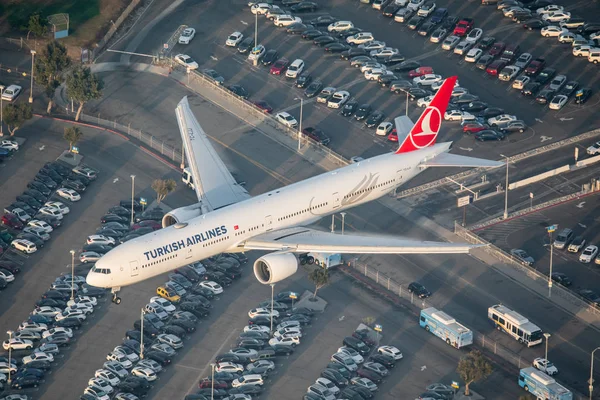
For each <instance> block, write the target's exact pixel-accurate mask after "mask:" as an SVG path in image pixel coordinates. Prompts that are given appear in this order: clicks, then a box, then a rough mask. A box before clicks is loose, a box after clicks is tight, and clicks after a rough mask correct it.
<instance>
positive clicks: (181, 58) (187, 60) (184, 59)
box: [175, 54, 198, 69]
mask: <svg viewBox="0 0 600 400" xmlns="http://www.w3.org/2000/svg"><path fill="white" fill-rule="evenodd" d="M175 62H176V63H178V64H180V65H183V66H184V67H186V68H187V69H198V63H197V62H196V61H194V60H193V59H192V57H190V56H188V55H187V54H177V55H176V56H175Z"/></svg>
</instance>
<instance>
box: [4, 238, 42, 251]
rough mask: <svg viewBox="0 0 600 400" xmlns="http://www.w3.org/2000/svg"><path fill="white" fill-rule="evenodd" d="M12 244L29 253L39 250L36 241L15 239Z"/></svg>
mask: <svg viewBox="0 0 600 400" xmlns="http://www.w3.org/2000/svg"><path fill="white" fill-rule="evenodd" d="M10 245H11V246H12V247H14V248H15V249H17V250H19V251H22V252H23V253H27V254H31V253H35V252H36V251H37V247H36V245H35V243H32V242H30V241H29V240H25V239H15V240H13V241H12V243H11V244H10Z"/></svg>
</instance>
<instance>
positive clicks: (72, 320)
mask: <svg viewBox="0 0 600 400" xmlns="http://www.w3.org/2000/svg"><path fill="white" fill-rule="evenodd" d="M81 325H82V321H81V320H80V319H79V318H77V317H68V318H64V319H61V320H60V321H56V322H55V323H54V326H60V327H62V328H71V329H73V330H76V329H79V327H80V326H81Z"/></svg>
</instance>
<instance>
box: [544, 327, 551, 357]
mask: <svg viewBox="0 0 600 400" xmlns="http://www.w3.org/2000/svg"><path fill="white" fill-rule="evenodd" d="M550 336H552V335H551V334H549V333H544V337H545V338H546V354H545V355H544V359H545V360H546V361H548V339H550Z"/></svg>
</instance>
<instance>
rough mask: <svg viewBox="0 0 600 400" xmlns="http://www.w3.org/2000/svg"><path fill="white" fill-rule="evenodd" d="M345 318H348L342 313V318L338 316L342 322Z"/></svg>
mask: <svg viewBox="0 0 600 400" xmlns="http://www.w3.org/2000/svg"><path fill="white" fill-rule="evenodd" d="M344 318H346V317H345V316H344V315H342V316H341V317H340V318H338V321H340V322H342V321H343V320H344Z"/></svg>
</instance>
